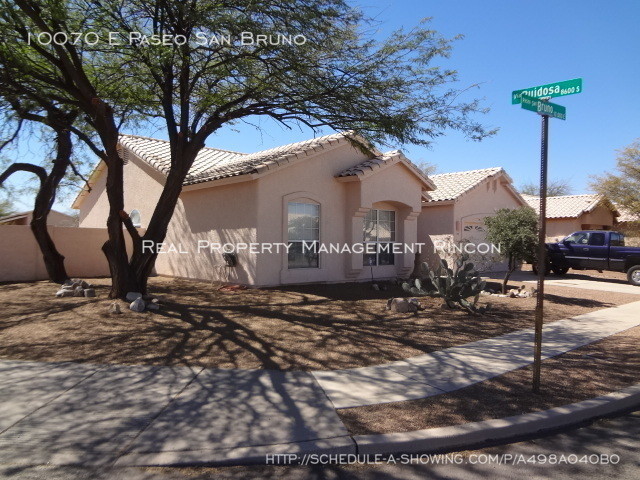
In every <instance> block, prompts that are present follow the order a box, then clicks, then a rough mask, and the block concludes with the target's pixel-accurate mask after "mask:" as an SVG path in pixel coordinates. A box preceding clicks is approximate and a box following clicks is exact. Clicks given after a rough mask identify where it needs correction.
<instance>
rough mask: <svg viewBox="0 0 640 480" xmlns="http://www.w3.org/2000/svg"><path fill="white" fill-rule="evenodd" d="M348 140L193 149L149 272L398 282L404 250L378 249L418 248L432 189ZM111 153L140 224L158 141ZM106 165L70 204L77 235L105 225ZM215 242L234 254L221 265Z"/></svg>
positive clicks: (410, 256) (123, 144)
mask: <svg viewBox="0 0 640 480" xmlns="http://www.w3.org/2000/svg"><path fill="white" fill-rule="evenodd" d="M350 138H352V137H350V134H349V133H337V134H333V135H327V136H323V137H319V138H315V139H311V140H308V141H303V142H298V143H293V144H289V145H284V146H281V147H277V148H273V149H269V150H264V151H260V152H256V153H251V154H246V153H239V152H232V151H226V150H220V149H216V148H208V147H207V148H204V149H203V150H202V151H201V152H200V153H199V154H198V157H197V158H196V161H195V162H194V165H193V167H192V169H191V171H190V172H189V175H188V176H187V178H186V180H185V183H184V188H183V191H182V194H181V195H180V199H179V202H178V205H177V207H176V210H175V213H174V215H173V218H172V221H171V224H170V226H169V231H168V234H167V238H166V242H165V244H164V245H163V246H161V249H160V252H161V253H160V254H159V255H158V259H157V262H156V272H157V273H158V274H161V275H170V276H178V277H186V278H193V279H200V280H210V281H214V280H218V281H228V282H237V283H242V284H249V285H256V286H265V285H279V284H288V283H305V282H342V281H356V280H364V279H369V278H371V276H373V277H374V278H393V277H396V276H406V275H408V274H409V273H410V272H411V270H412V269H413V266H414V258H415V254H414V253H412V252H404V251H403V252H395V253H393V252H389V251H388V250H389V249H388V246H389V244H390V243H391V242H399V243H403V244H404V245H410V244H415V243H417V242H418V222H417V220H418V216H419V215H420V213H421V211H422V200H423V198H424V197H423V195H424V194H425V193H427V192H429V191H431V190H433V189H434V188H435V185H434V184H433V183H432V182H431V180H430V179H429V178H428V177H426V176H425V175H424V174H423V173H422V171H421V170H420V169H419V168H417V167H416V166H415V165H414V164H413V163H411V162H410V161H409V160H408V159H407V158H406V157H405V156H404V155H403V154H402V152H400V151H391V152H387V153H382V152H379V151H377V150H375V151H373V152H372V153H371V154H365V153H363V152H362V151H361V149H359V148H356V147H355V146H354V144H353V142H352V141H350ZM120 149H121V155H122V156H123V158H124V160H125V167H124V183H125V188H124V191H125V209H126V210H127V212H129V213H130V214H131V218H132V219H133V221H134V224H136V225H137V226H139V227H141V228H145V227H146V226H147V222H148V221H149V219H150V218H151V215H152V213H153V208H154V207H155V204H156V200H157V199H158V197H159V195H160V192H161V189H162V185H163V183H164V181H165V178H166V173H167V172H168V168H169V164H170V155H169V143H168V142H167V141H164V140H158V139H153V138H146V137H140V136H130V135H124V136H122V137H121V139H120ZM105 169H106V167H105V165H104V164H103V163H100V164H98V166H97V167H96V168H95V169H94V171H93V173H92V174H91V177H90V179H89V182H90V184H91V186H92V188H91V191H90V192H89V191H87V190H86V189H85V190H83V191H82V192H81V193H80V194H79V195H78V197H77V198H76V200H75V201H74V203H73V207H74V208H76V209H78V210H79V211H80V226H81V227H104V226H105V222H106V218H107V211H108V202H107V197H106V192H105V180H106V175H105ZM225 244H227V247H226V250H227V253H229V251H231V250H232V248H231V247H229V245H232V246H234V248H233V252H232V253H233V254H235V257H230V256H227V258H226V259H225V258H224V257H223V253H224V250H225ZM358 244H359V245H360V247H358ZM268 245H271V250H270V251H265V248H266V247H265V246H268ZM310 245H311V248H309V246H310ZM363 245H364V246H366V247H367V250H365V251H361V250H360V248H361V247H362V246H363ZM336 248H339V249H341V251H339V252H338V251H337V250H335V249H336ZM367 252H369V253H367ZM370 252H373V253H370Z"/></svg>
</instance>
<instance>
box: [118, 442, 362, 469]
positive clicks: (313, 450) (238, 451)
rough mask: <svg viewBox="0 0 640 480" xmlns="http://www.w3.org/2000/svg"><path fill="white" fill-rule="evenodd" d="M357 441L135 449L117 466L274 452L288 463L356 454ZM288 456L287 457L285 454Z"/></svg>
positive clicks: (193, 462)
mask: <svg viewBox="0 0 640 480" xmlns="http://www.w3.org/2000/svg"><path fill="white" fill-rule="evenodd" d="M355 453H356V445H355V443H354V441H353V438H352V437H351V436H344V437H334V438H326V439H322V440H310V441H303V442H293V443H278V444H271V445H258V446H250V447H234V448H228V449H221V450H189V451H168V452H132V453H127V454H125V455H122V456H121V457H119V458H118V459H117V460H116V461H115V462H114V463H113V466H114V467H168V466H171V467H190V466H237V465H265V464H266V459H267V458H268V457H269V456H270V455H272V456H274V457H276V458H273V461H274V462H275V463H273V464H274V465H286V463H278V462H286V461H287V459H288V461H289V462H290V461H292V457H296V458H302V457H303V456H305V455H322V454H326V455H347V454H355ZM285 457H286V458H285Z"/></svg>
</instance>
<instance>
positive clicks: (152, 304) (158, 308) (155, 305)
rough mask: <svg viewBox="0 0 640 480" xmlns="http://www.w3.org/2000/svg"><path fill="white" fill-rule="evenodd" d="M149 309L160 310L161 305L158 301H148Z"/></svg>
mask: <svg viewBox="0 0 640 480" xmlns="http://www.w3.org/2000/svg"><path fill="white" fill-rule="evenodd" d="M147 310H160V305H158V304H157V303H147Z"/></svg>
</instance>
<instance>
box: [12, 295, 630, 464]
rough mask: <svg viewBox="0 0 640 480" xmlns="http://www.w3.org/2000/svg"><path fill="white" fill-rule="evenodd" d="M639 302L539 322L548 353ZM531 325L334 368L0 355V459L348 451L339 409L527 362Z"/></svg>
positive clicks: (424, 392)
mask: <svg viewBox="0 0 640 480" xmlns="http://www.w3.org/2000/svg"><path fill="white" fill-rule="evenodd" d="M639 309H640V302H635V303H632V304H628V305H623V306H620V307H616V308H611V309H607V310H602V311H599V312H593V313H590V314H587V315H581V316H579V317H575V318H572V319H569V320H562V321H558V322H554V323H551V324H549V325H546V326H545V330H544V342H545V347H544V351H543V356H544V357H545V358H547V357H550V356H553V355H558V354H560V353H563V352H565V351H567V350H570V349H573V348H577V347H579V346H581V345H584V344H587V343H590V342H593V341H596V340H599V339H601V338H603V337H606V336H609V335H613V334H614V333H617V332H619V331H622V330H625V329H628V328H631V327H633V326H636V325H638V324H639V323H640V315H638V311H639ZM532 342H533V335H532V332H531V331H529V330H524V331H519V332H514V333H511V334H508V335H504V336H501V337H497V338H491V339H487V340H483V341H480V342H474V343H471V344H467V345H463V346H460V347H454V348H450V349H447V350H442V351H439V352H435V353H434V354H431V355H422V356H420V357H415V358H411V359H407V360H404V361H402V362H394V363H391V364H386V365H381V366H376V367H368V368H360V369H352V370H342V371H333V372H277V371H269V370H232V369H230V370H224V369H201V368H197V369H191V368H187V367H157V366H156V367H154V366H127V365H117V366H114V365H91V364H75V363H39V362H24V361H11V360H5V361H0V463H7V464H12V465H25V464H26V465H41V464H53V465H73V464H76V465H77V464H81V465H86V466H88V465H119V466H127V465H180V464H183V465H184V464H187V465H197V464H203V463H225V462H226V463H232V464H233V463H238V462H241V463H247V462H264V461H265V455H266V454H279V453H280V454H304V453H311V452H313V453H355V452H356V444H355V443H354V440H353V438H352V437H351V436H349V434H348V432H347V430H346V429H345V427H344V425H343V424H342V422H341V421H340V418H339V417H338V415H337V414H336V411H335V408H343V407H349V406H357V405H370V404H375V403H383V402H390V401H398V400H408V399H413V398H422V397H425V396H429V395H435V394H439V393H443V392H448V391H452V390H455V389H458V388H462V387H464V386H466V385H470V384H472V383H475V382H479V381H482V380H485V379H487V378H490V377H493V376H495V375H500V374H502V373H504V372H506V371H508V370H512V369H514V368H519V367H521V366H524V365H527V364H528V363H530V362H531V350H532Z"/></svg>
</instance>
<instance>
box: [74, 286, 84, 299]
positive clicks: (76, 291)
mask: <svg viewBox="0 0 640 480" xmlns="http://www.w3.org/2000/svg"><path fill="white" fill-rule="evenodd" d="M73 296H74V297H84V288H82V287H81V286H80V285H78V286H77V287H76V288H74V289H73Z"/></svg>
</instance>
